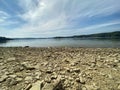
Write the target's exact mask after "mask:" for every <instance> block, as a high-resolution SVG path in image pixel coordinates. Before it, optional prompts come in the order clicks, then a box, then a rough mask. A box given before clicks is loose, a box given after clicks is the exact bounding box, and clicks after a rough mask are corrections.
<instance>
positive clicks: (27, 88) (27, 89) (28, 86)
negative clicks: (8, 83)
mask: <svg viewBox="0 0 120 90" xmlns="http://www.w3.org/2000/svg"><path fill="white" fill-rule="evenodd" d="M31 87H32V85H31V84H28V85H27V87H26V88H25V89H24V90H30V88H31ZM34 90H36V89H34Z"/></svg>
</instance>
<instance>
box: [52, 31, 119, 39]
mask: <svg viewBox="0 0 120 90" xmlns="http://www.w3.org/2000/svg"><path fill="white" fill-rule="evenodd" d="M54 38H55V39H59V38H85V39H86V38H90V39H92V38H93V39H94V38H97V39H99V38H100V39H101V38H105V39H120V31H115V32H108V33H97V34H89V35H75V36H69V37H54Z"/></svg>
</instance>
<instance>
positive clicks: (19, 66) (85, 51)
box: [0, 46, 120, 90]
mask: <svg viewBox="0 0 120 90" xmlns="http://www.w3.org/2000/svg"><path fill="white" fill-rule="evenodd" d="M38 88H39V89H38ZM40 88H41V89H40ZM113 89H114V90H119V89H120V48H84V47H29V46H26V47H0V90H113Z"/></svg>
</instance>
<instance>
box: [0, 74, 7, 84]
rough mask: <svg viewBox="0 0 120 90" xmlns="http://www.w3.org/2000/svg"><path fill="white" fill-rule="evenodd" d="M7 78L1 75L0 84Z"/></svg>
mask: <svg viewBox="0 0 120 90" xmlns="http://www.w3.org/2000/svg"><path fill="white" fill-rule="evenodd" d="M7 78H8V76H7V75H3V76H2V77H1V78H0V83H1V82H4V81H5V80H6V79H7Z"/></svg>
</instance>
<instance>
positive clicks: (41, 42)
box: [0, 38, 120, 47]
mask: <svg viewBox="0 0 120 90" xmlns="http://www.w3.org/2000/svg"><path fill="white" fill-rule="evenodd" d="M0 46H1V47H18V46H23V47H24V46H30V47H66V46H68V47H120V40H119V39H80V38H57V39H16V40H7V41H0Z"/></svg>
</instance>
